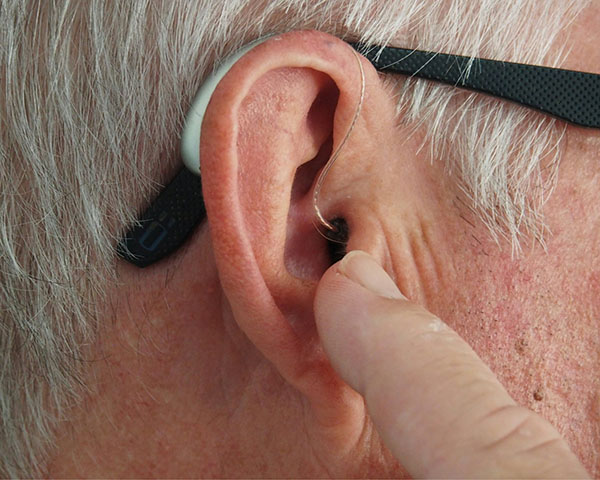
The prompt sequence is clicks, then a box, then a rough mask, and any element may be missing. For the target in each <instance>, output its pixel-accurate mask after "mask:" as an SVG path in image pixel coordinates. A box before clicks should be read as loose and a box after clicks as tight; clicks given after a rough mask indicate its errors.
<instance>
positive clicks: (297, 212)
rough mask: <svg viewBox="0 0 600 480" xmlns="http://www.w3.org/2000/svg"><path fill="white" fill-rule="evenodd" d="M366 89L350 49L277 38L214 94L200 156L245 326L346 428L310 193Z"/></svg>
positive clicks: (326, 41)
mask: <svg viewBox="0 0 600 480" xmlns="http://www.w3.org/2000/svg"><path fill="white" fill-rule="evenodd" d="M366 68H367V67H366V66H365V69H366ZM371 75H374V76H375V77H376V74H375V73H374V71H373V72H372V73H371ZM360 91H361V77H360V69H359V68H358V67H357V63H356V56H355V54H354V52H353V50H352V49H351V47H350V46H349V45H347V44H345V43H344V42H342V41H341V40H338V39H336V38H334V37H331V36H329V35H325V34H322V33H319V32H294V33H290V34H286V35H282V36H279V37H275V38H272V39H269V40H267V41H266V42H265V43H263V44H261V45H259V46H257V47H255V48H254V49H253V50H251V51H250V52H249V53H248V54H246V55H245V56H244V57H243V58H242V59H241V60H239V61H238V62H237V63H236V64H235V65H234V66H233V67H232V68H231V70H230V71H229V73H228V74H227V75H226V76H225V77H224V78H223V80H222V81H221V83H220V84H219V85H218V87H217V88H216V90H215V93H214V94H213V97H212V99H211V102H210V104H209V106H208V109H207V111H206V115H205V118H204V123H203V126H202V138H201V147H200V158H201V164H202V179H203V193H204V197H205V203H206V208H207V214H208V219H209V225H210V231H211V238H212V242H213V248H214V253H215V259H216V262H217V266H218V269H219V274H220V278H221V283H222V286H223V289H224V292H225V294H226V296H227V298H228V300H229V303H230V306H231V309H232V311H233V314H234V316H235V319H236V322H237V323H238V325H239V327H240V328H241V329H242V330H243V331H244V332H245V333H246V335H247V336H248V337H249V339H250V340H251V341H252V342H253V343H254V344H255V346H256V347H257V348H258V349H259V350H260V351H261V352H262V353H263V355H264V356H265V357H266V358H267V359H268V360H269V361H271V362H272V363H273V364H274V365H275V366H276V367H277V369H278V370H279V372H280V373H281V374H282V375H283V377H284V378H286V380H287V381H288V382H290V383H291V384H292V385H294V386H295V387H296V388H298V389H299V390H300V391H301V392H302V393H304V394H305V395H306V396H307V397H308V398H309V399H310V400H311V401H312V403H313V404H316V403H320V404H331V408H332V409H335V410H336V411H337V413H336V415H338V418H339V415H340V414H343V413H342V412H343V411H344V409H343V408H341V407H342V406H341V405H340V404H339V402H337V403H336V402H333V403H332V402H331V399H333V398H336V399H338V400H340V399H342V398H345V399H346V400H347V399H348V398H350V397H348V394H342V392H347V391H349V390H348V389H349V387H347V386H345V384H344V383H343V382H342V381H341V380H340V379H339V378H338V377H337V374H335V372H334V371H333V370H332V369H331V367H330V366H329V362H328V361H327V359H326V358H325V357H324V355H323V353H322V350H321V349H320V346H319V341H318V338H317V333H316V329H315V324H314V317H313V309H312V304H313V298H314V291H315V288H316V284H317V281H318V279H319V277H320V276H321V274H322V273H323V272H324V271H325V270H326V268H327V267H328V266H329V263H330V262H329V258H328V254H327V242H326V240H325V238H323V237H322V236H321V235H320V234H319V232H318V231H317V229H316V228H315V216H314V211H313V207H312V189H313V186H314V181H315V178H316V175H317V173H318V171H319V170H320V169H321V167H322V166H323V165H324V164H325V162H326V161H327V160H328V159H329V156H330V154H331V149H332V145H333V146H334V145H335V144H336V142H339V141H340V139H341V138H342V137H343V136H344V135H345V133H346V130H347V129H348V127H349V125H350V123H351V121H352V117H353V115H354V112H355V109H356V105H357V101H358V99H359V97H360ZM351 397H352V398H353V400H352V402H356V401H357V400H356V398H357V397H356V396H355V395H351ZM346 400H344V401H346Z"/></svg>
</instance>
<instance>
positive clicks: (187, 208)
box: [117, 37, 269, 267]
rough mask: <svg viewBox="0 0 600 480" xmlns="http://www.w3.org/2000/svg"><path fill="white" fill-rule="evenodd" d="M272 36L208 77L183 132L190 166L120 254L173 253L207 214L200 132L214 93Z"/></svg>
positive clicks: (154, 256)
mask: <svg viewBox="0 0 600 480" xmlns="http://www.w3.org/2000/svg"><path fill="white" fill-rule="evenodd" d="M268 38H269V37H262V38H260V39H258V40H255V41H253V42H251V43H249V44H247V45H245V46H244V47H242V48H241V49H240V50H238V51H237V52H235V53H234V54H233V55H231V56H229V57H228V58H227V59H225V60H224V61H223V62H221V63H220V64H219V66H218V67H217V68H216V69H215V71H214V72H213V73H212V74H211V75H210V76H209V77H208V78H207V79H206V80H205V81H204V83H203V84H202V86H201V87H200V89H199V90H198V92H197V93H196V96H195V97H194V100H193V101H192V105H191V107H190V109H189V110H188V113H187V116H186V120H185V126H184V129H183V133H182V135H181V157H182V160H183V163H184V165H185V167H186V168H182V169H181V171H180V172H179V173H178V174H177V176H176V177H175V178H174V179H173V180H172V181H171V183H169V185H167V187H166V188H165V190H163V191H162V192H161V193H160V195H159V196H158V197H157V198H156V200H155V201H154V202H153V203H152V205H150V207H149V208H148V210H146V211H145V212H144V214H143V215H142V217H141V218H140V219H139V221H138V223H137V225H135V226H134V227H133V228H132V229H131V230H129V232H127V234H126V235H125V237H123V239H122V240H121V241H120V242H119V245H118V247H117V252H118V254H119V255H120V256H121V257H123V258H124V259H125V260H128V261H129V262H130V263H133V264H134V265H137V266H138V267H146V266H148V265H150V264H152V263H154V262H156V261H158V260H160V259H161V258H163V257H165V256H167V255H169V254H170V253H171V252H173V251H174V250H176V249H177V248H179V246H180V245H181V244H182V243H183V242H184V241H185V239H186V238H187V237H188V236H189V235H190V233H191V232H192V231H193V230H194V228H195V227H196V226H197V225H198V224H199V223H200V222H202V221H203V220H204V218H205V217H206V209H205V207H204V199H203V197H202V183H201V180H200V170H201V166H200V133H201V131H202V121H203V120H204V114H205V112H206V108H207V107H208V103H209V102H210V99H211V97H212V94H213V93H214V91H215V88H217V85H218V84H219V82H220V81H221V80H222V79H223V77H224V76H225V75H226V74H227V72H229V70H231V67H233V65H234V64H235V63H236V62H237V61H238V60H239V59H240V58H242V57H243V56H244V55H245V54H246V53H248V52H249V51H250V50H252V49H253V48H254V47H256V46H257V45H259V44H261V43H263V42H264V41H265V40H267V39H268Z"/></svg>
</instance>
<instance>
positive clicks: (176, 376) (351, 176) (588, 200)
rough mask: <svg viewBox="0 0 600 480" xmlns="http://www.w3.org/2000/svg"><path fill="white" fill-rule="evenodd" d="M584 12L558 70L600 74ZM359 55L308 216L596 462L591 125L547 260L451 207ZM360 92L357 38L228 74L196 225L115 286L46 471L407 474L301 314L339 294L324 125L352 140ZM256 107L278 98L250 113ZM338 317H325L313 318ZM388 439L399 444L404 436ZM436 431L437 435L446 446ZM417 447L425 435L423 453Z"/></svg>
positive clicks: (455, 198) (276, 55)
mask: <svg viewBox="0 0 600 480" xmlns="http://www.w3.org/2000/svg"><path fill="white" fill-rule="evenodd" d="M598 13H599V12H598V11H597V9H591V10H589V11H588V12H586V14H585V15H584V16H583V17H582V18H581V20H580V22H579V23H577V24H575V25H573V26H571V39H572V40H571V41H572V42H573V43H574V44H575V45H577V49H575V51H574V52H573V53H572V54H571V56H570V57H569V59H568V61H567V64H566V68H578V69H582V70H587V71H591V72H596V73H600V56H599V53H598V51H597V48H596V46H597V45H598V40H600V38H599V37H600V34H599V33H598V32H600V23H599V21H598V20H597V19H598V18H600V15H598ZM363 67H364V70H365V76H366V77H365V78H366V96H365V101H364V105H363V109H362V112H361V117H360V119H359V121H358V123H357V125H356V128H355V130H354V132H353V134H352V136H351V138H350V140H349V142H348V144H347V145H346V146H345V147H344V153H343V154H342V155H341V156H340V159H339V160H338V164H337V165H336V166H335V167H334V168H333V169H332V171H331V173H330V176H329V177H328V179H327V181H326V183H325V185H324V190H323V195H322V197H321V200H320V206H321V209H322V210H323V211H324V212H325V213H326V217H328V218H332V217H333V216H337V215H341V216H343V217H344V218H346V220H347V221H348V224H349V227H350V239H349V245H348V249H349V250H354V249H360V250H364V251H366V252H369V253H370V254H371V255H372V256H373V257H374V258H375V259H376V261H377V263H379V264H381V265H382V266H383V267H384V269H385V270H386V271H387V272H388V273H389V274H390V276H391V277H392V278H393V280H394V282H395V284H396V285H398V287H399V288H400V290H401V291H402V292H403V293H404V295H405V296H406V297H408V298H409V299H411V300H412V301H413V302H415V303H418V304H420V305H422V306H423V307H424V308H426V309H427V310H428V311H430V312H433V313H434V314H435V315H437V316H438V317H439V318H441V319H443V320H444V322H445V323H446V324H447V325H448V326H449V327H450V328H452V329H453V330H454V331H456V332H457V334H458V335H459V336H460V337H462V339H464V340H465V341H466V342H467V343H468V345H470V346H471V347H472V349H473V351H474V352H475V353H476V354H477V355H478V357H479V358H480V359H481V360H482V361H483V363H484V364H485V365H487V366H489V369H490V370H491V372H493V374H494V375H495V376H496V377H497V379H498V380H499V382H500V383H501V384H502V385H503V386H504V388H505V389H506V392H507V393H508V395H509V396H510V397H511V398H512V399H514V401H515V402H516V403H518V404H520V405H523V406H525V407H528V408H529V409H531V410H533V411H535V412H537V413H539V414H540V415H541V416H542V417H543V418H545V419H547V420H548V422H550V424H551V425H553V426H554V428H556V430H557V431H558V432H559V434H560V435H561V436H562V437H564V439H565V440H566V442H567V445H568V447H569V448H570V449H571V450H572V451H573V452H574V453H575V454H576V456H577V457H578V458H579V460H580V461H581V462H582V463H583V465H584V466H585V468H586V469H587V471H588V472H589V473H590V474H592V475H594V476H598V475H600V452H599V451H598V447H597V446H598V445H599V444H600V382H599V380H598V378H597V372H598V367H599V362H600V359H599V352H600V348H599V347H600V328H598V327H599V325H598V319H599V315H598V314H599V310H600V299H599V298H598V295H597V290H598V283H599V282H600V264H599V260H598V259H599V258H600V251H599V250H600V242H598V228H597V225H599V224H600V208H599V207H598V205H600V192H599V191H598V189H597V184H598V176H599V175H600V163H599V162H598V161H597V160H598V151H600V136H599V134H598V133H597V132H594V131H587V130H582V129H577V128H574V127H569V129H568V132H567V140H566V142H565V147H564V155H563V159H562V163H561V167H560V171H559V179H558V185H557V188H556V190H555V192H554V194H553V195H552V197H551V198H550V200H549V202H548V203H547V204H546V206H545V209H544V213H545V215H546V222H547V224H548V225H549V227H550V229H551V231H552V235H551V236H549V237H548V238H547V251H544V250H543V249H542V248H541V247H539V246H536V245H528V246H527V248H525V249H524V254H523V256H522V257H521V258H518V259H513V258H512V257H511V251H510V246H509V245H507V244H500V245H498V244H496V243H494V242H493V241H492V240H491V239H490V238H489V235H488V233H487V230H486V228H485V227H484V226H483V225H482V224H481V223H479V222H478V221H477V220H476V219H475V218H474V217H473V215H472V214H470V213H469V212H468V210H467V209H466V208H465V207H464V205H463V203H462V202H461V200H462V197H461V194H460V191H459V190H458V188H457V186H456V184H455V183H454V181H453V179H452V178H451V177H448V176H447V175H446V174H445V173H444V171H443V167H442V165H441V162H434V163H433V164H431V163H430V162H429V161H428V159H427V158H426V157H424V156H423V154H422V153H421V152H420V151H419V150H418V146H419V141H418V138H415V137H414V136H413V137H410V138H408V139H407V136H406V135H403V134H402V133H403V132H401V131H400V132H399V131H398V127H397V126H396V123H395V120H394V108H393V105H394V102H393V98H392V92H390V91H389V90H388V89H387V88H386V87H384V86H383V84H382V83H381V81H380V80H379V78H378V76H377V74H376V72H375V71H374V70H373V69H372V67H371V66H370V64H369V63H368V62H367V61H363ZM359 94H360V77H359V74H358V69H357V64H356V58H355V57H354V56H353V54H352V51H351V50H350V49H349V48H348V47H347V46H346V45H345V44H343V43H342V42H339V41H337V40H335V39H334V38H332V37H329V36H326V35H324V34H319V33H316V32H295V33H291V34H288V35H285V36H282V37H279V38H277V39H271V40H269V41H267V42H266V43H264V44H262V45H261V46H259V47H257V48H256V49H254V50H252V51H251V52H250V53H249V54H247V55H246V56H245V57H244V58H243V59H242V60H241V61H240V62H239V63H238V64H236V66H234V67H233V69H232V70H231V71H230V72H229V73H228V74H227V75H226V77H225V78H224V80H223V82H222V83H221V84H220V86H219V87H218V88H217V90H216V91H215V94H214V96H213V99H212V101H211V104H210V105H209V108H208V110H207V113H206V117H205V123H204V125H203V130H202V140H201V158H202V165H203V167H202V168H203V182H204V194H205V199H206V204H207V208H208V216H209V224H210V227H208V225H204V226H202V228H200V229H199V231H198V232H197V233H196V234H194V236H193V238H192V239H191V240H190V241H189V243H188V244H187V245H186V247H185V248H184V249H183V250H182V251H181V252H178V254H177V255H175V256H174V257H173V258H170V259H168V260H167V261H164V262H162V263H160V264H158V265H156V266H153V267H150V268H148V269H145V270H143V271H140V270H137V269H135V268H134V267H131V266H129V265H126V264H124V263H121V264H119V266H118V268H119V272H120V278H121V280H122V285H119V286H118V287H115V289H114V292H113V294H112V295H111V301H110V303H109V305H107V308H106V313H105V318H104V319H103V321H101V322H100V323H101V325H103V327H102V331H101V333H100V335H99V339H98V341H97V343H96V344H94V345H93V346H92V348H91V352H90V358H91V359H93V360H95V361H93V362H90V364H89V367H88V384H89V385H90V391H89V393H87V394H86V395H85V397H84V398H83V400H82V402H81V404H80V405H78V406H75V407H74V408H73V409H72V411H71V412H69V415H68V417H69V420H68V421H66V422H64V423H63V424H61V425H60V428H59V429H58V431H57V441H56V448H55V450H54V452H53V455H52V458H51V460H50V462H49V464H48V468H47V475H49V476H60V477H74V476H76V477H82V476H84V477H124V476H135V477H146V476H152V477H155V476H159V477H169V476H177V477H198V476H203V477H210V476H226V477H235V476H245V477H248V476H258V477H270V476H278V477H281V476H293V477H300V476H304V477H306V476H310V477H325V476H335V477H358V476H373V477H375V476H377V477H386V476H402V475H406V470H405V468H404V467H411V465H404V467H403V466H402V465H401V464H400V463H399V462H398V461H397V460H396V459H395V458H394V456H393V455H392V453H391V452H390V450H389V449H388V447H386V446H385V445H384V444H383V441H382V438H381V436H380V435H379V434H378V433H377V431H376V430H375V426H374V424H373V421H372V419H371V417H370V416H369V414H368V412H367V409H366V406H365V402H364V400H363V397H362V396H361V395H359V394H358V393H357V392H356V391H355V390H353V389H352V388H351V387H350V386H349V385H348V383H346V382H350V384H352V381H351V379H349V378H348V376H347V375H346V376H345V377H344V376H343V374H344V372H343V371H341V370H340V371H341V373H342V376H341V375H340V374H338V373H337V372H336V370H334V369H333V368H332V366H331V362H330V360H329V358H328V356H327V355H326V354H325V352H324V351H323V347H322V342H321V339H320V336H319V332H318V331H317V325H316V323H315V307H316V309H317V311H318V310H319V308H321V311H325V312H327V310H326V308H327V305H329V304H328V303H327V302H328V300H327V298H328V297H332V296H333V293H332V295H329V296H328V295H325V296H322V297H321V298H322V300H319V297H317V302H321V303H317V304H316V305H315V296H316V292H317V287H319V291H325V292H326V291H327V288H330V285H329V284H327V283H325V282H327V281H328V280H327V279H328V278H329V277H328V276H330V275H331V274H332V271H330V272H328V274H327V275H326V276H325V277H323V274H324V272H325V271H326V270H327V268H328V267H329V263H328V261H327V257H326V253H325V252H326V245H325V242H324V240H323V239H322V237H321V236H319V234H318V233H316V231H315V229H314V226H313V218H314V214H313V212H312V205H311V187H312V186H313V185H314V181H315V174H316V171H317V169H318V168H319V167H320V166H322V164H323V163H322V161H323V159H326V158H327V156H328V154H327V153H328V152H327V150H326V148H325V147H323V145H324V144H325V143H326V142H327V137H328V136H329V134H330V133H331V132H332V131H333V134H334V138H336V139H339V138H341V137H342V136H343V135H344V134H345V131H346V129H347V127H348V125H349V123H350V121H351V119H352V116H353V113H354V111H355V110H354V109H355V107H356V104H357V101H358V98H359ZM338 95H339V99H338ZM316 99H318V101H315V100H316ZM336 101H337V106H336ZM265 102H269V105H270V106H271V108H269V109H264V108H258V107H259V106H261V105H264V104H265ZM313 106H314V108H312V109H311V107H313ZM322 148H323V149H322ZM320 150H322V153H321V155H319V151H320ZM313 159H316V160H315V161H313V162H311V160H313ZM390 159H393V161H390ZM333 273H334V274H335V272H333ZM322 278H323V280H322V281H323V283H322V284H321V285H320V286H319V281H320V280H321V279H322ZM342 288H346V287H342ZM347 288H348V291H349V292H351V290H350V287H349V286H347ZM344 291H345V290H344ZM340 295H343V293H341V294H340ZM348 298H351V296H350V297H348ZM332 308H333V307H332ZM323 309H325V310H323ZM335 312H337V310H336V311H334V310H330V313H329V314H327V313H325V314H323V317H322V318H320V319H319V328H320V329H321V331H323V330H322V328H323V325H327V322H328V321H333V319H335V318H336V313H335ZM339 335H340V336H339V341H340V342H341V343H343V340H345V339H346V338H348V339H351V337H345V336H344V335H349V334H347V333H345V332H344V331H343V330H341V331H340V333H339ZM334 338H335V336H334ZM326 347H327V346H326ZM328 351H329V349H328ZM342 356H343V355H342ZM391 357H394V356H393V355H392V356H391ZM391 357H390V362H392V360H393V359H392V358H391ZM338 360H339V359H338ZM341 361H343V359H342V360H341ZM336 365H337V368H338V369H340V364H336ZM402 366H403V367H404V369H405V370H406V371H407V372H408V373H407V375H409V376H410V374H411V370H410V368H408V367H409V366H407V365H405V364H402ZM403 371H404V370H403ZM412 374H414V375H416V377H415V378H419V375H418V374H419V372H418V371H416V372H412ZM343 378H345V380H344V379H343ZM403 378H405V377H403ZM406 378H408V377H406ZM365 381H368V380H365ZM453 385H454V387H453V388H454V389H452V388H451V390H450V391H453V392H456V388H455V387H456V383H455V384H453ZM354 386H355V388H358V389H359V390H360V386H359V385H354ZM451 387H452V385H451ZM395 388H398V389H399V390H397V392H398V391H399V392H400V394H401V393H402V392H403V391H404V390H403V389H402V388H403V387H402V385H401V384H398V385H395ZM404 388H406V387H404ZM406 392H407V393H408V392H411V390H410V389H406ZM423 398H425V399H426V400H427V401H429V402H433V403H435V402H434V399H433V398H431V396H426V397H423ZM439 398H445V397H444V396H440V397H439ZM458 398H460V397H458ZM413 403H414V402H413ZM416 403H417V405H416V406H415V405H413V404H411V405H412V407H414V408H416V409H417V410H416V411H419V410H418V408H419V402H416ZM422 403H423V404H425V403H426V402H422ZM423 408H425V407H423ZM457 408H458V407H457ZM421 413H422V414H424V413H423V412H421ZM383 423H384V424H385V421H384V422H383ZM459 423H460V422H459ZM461 425H462V424H461ZM417 427H418V426H417ZM460 428H462V429H463V430H460ZM460 428H458V430H459V431H469V425H463V426H461V427H460ZM406 431H407V432H411V430H410V429H408V428H407V430H406ZM412 431H413V432H415V434H417V433H419V429H418V428H415V429H414V430H412ZM395 434H397V435H399V438H400V441H401V442H402V441H406V442H407V443H406V444H410V442H408V440H410V439H408V440H402V438H403V437H402V429H399V430H398V431H397V432H396V433H395ZM417 437H418V435H415V439H416V438H417ZM386 438H388V441H389V437H386ZM440 438H442V439H444V438H445V437H439V436H438V437H436V438H435V441H436V442H438V443H435V446H436V447H438V448H444V447H443V445H444V442H443V441H442V442H441V443H440ZM430 439H431V437H427V436H426V438H422V439H419V442H418V443H417V444H418V445H423V455H422V458H428V457H427V455H426V454H428V452H430V451H431V449H432V448H433V447H432V445H434V440H433V439H431V443H430V442H429V440H430ZM415 441H416V440H415ZM451 443H452V438H448V441H447V442H446V444H447V445H451ZM440 445H442V447H440ZM388 446H390V447H391V448H392V450H394V452H395V453H396V454H397V452H398V451H397V450H396V449H395V448H394V445H388ZM417 452H418V451H417ZM567 452H568V449H567ZM417 455H418V453H417ZM414 471H415V470H413V472H414ZM418 472H424V473H425V474H427V473H428V472H431V471H429V470H427V469H426V468H425V469H424V470H417V473H418ZM580 472H581V471H580Z"/></svg>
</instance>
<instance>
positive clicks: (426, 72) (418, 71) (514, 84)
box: [351, 43, 600, 128]
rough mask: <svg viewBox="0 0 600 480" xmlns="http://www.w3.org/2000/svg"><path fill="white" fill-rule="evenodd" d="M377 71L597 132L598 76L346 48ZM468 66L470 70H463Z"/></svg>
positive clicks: (406, 51) (357, 45) (361, 47)
mask: <svg viewBox="0 0 600 480" xmlns="http://www.w3.org/2000/svg"><path fill="white" fill-rule="evenodd" d="M351 45H352V47H354V48H355V49H356V50H358V51H359V52H360V53H361V54H363V55H364V56H365V57H366V58H367V59H368V60H369V61H370V62H371V63H372V64H373V65H374V66H375V68H376V69H377V70H380V71H382V72H387V73H401V74H404V75H411V76H415V77H419V78H426V79H429V80H436V81H438V82H443V83H447V84H450V85H454V86H456V87H461V88H467V89H470V90H475V91H478V92H483V93H487V94H490V95H494V96H496V97H501V98H504V99H506V100H511V101H514V102H518V103H520V104H522V105H526V106H528V107H532V108H535V109H536V110H540V111H542V112H544V113H547V114H550V115H552V116H555V117H557V118H560V119H562V120H566V121H568V122H571V123H574V124H576V125H580V126H584V127H594V128H599V127H600V75H597V74H593V73H585V72H576V71H572V70H561V69H556V68H548V67H540V66H535V65H524V64H520V63H510V62H500V61H497V60H485V59H480V58H475V59H471V58H469V57H464V56H459V55H448V54H442V53H433V52H425V51H421V50H409V49H404V48H394V47H385V48H383V47H378V46H373V45H365V44H362V43H351ZM469 65H470V68H469Z"/></svg>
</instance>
